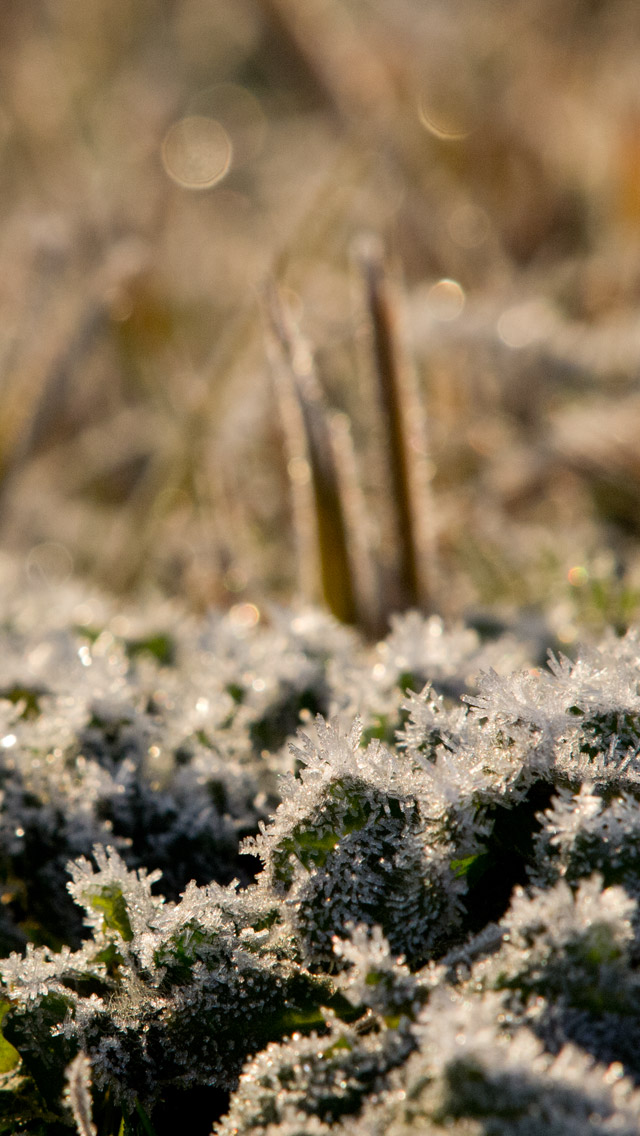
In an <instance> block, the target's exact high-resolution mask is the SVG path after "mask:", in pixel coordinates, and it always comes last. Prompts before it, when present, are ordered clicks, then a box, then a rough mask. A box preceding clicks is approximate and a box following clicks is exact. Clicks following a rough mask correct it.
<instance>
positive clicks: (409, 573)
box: [357, 240, 433, 610]
mask: <svg viewBox="0 0 640 1136" xmlns="http://www.w3.org/2000/svg"><path fill="white" fill-rule="evenodd" d="M357 260H358V262H359V266H360V271H361V273H362V276H363V280H364V286H365V300H366V306H367V311H368V316H369V323H370V332H371V348H372V352H371V353H372V362H373V375H374V379H375V385H376V398H375V404H376V405H377V408H378V412H379V416H380V423H379V430H378V434H379V437H380V438H381V439H382V448H383V450H384V453H383V454H382V455H381V456H382V460H383V461H384V463H385V465H386V468H387V471H388V486H389V498H390V503H391V512H392V515H393V518H394V521H393V527H394V529H395V532H394V533H393V537H392V540H393V546H394V547H393V552H394V553H395V555H392V559H391V563H392V577H393V578H392V579H391V580H390V581H389V582H388V583H389V586H388V588H387V589H386V590H385V594H386V595H387V597H388V601H389V602H388V608H389V610H393V609H394V608H395V609H396V610H403V609H406V608H409V607H420V608H422V609H423V610H424V609H429V608H430V607H431V606H432V602H433V595H432V592H433V582H432V577H433V549H432V547H431V543H432V542H431V539H430V533H429V520H430V517H431V514H432V510H431V505H430V494H429V484H428V463H427V445H426V427H425V422H424V415H423V412H422V407H421V404H420V400H419V397H418V391H417V384H416V379H415V374H414V372H413V369H412V367H411V366H410V363H409V360H408V358H407V356H406V354H405V353H404V352H403V350H402V348H401V342H400V335H399V332H398V320H399V317H398V310H397V305H396V303H395V300H394V296H393V289H392V287H391V283H390V281H389V278H388V275H387V272H386V269H385V265H384V260H383V255H382V250H381V248H380V247H379V246H378V243H377V242H374V241H371V240H367V241H366V242H361V245H360V247H359V249H358V250H357Z"/></svg>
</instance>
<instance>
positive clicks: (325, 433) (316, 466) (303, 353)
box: [266, 288, 364, 623]
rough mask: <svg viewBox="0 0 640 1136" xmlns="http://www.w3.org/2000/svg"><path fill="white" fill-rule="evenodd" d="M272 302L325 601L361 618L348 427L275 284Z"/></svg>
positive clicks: (347, 617)
mask: <svg viewBox="0 0 640 1136" xmlns="http://www.w3.org/2000/svg"><path fill="white" fill-rule="evenodd" d="M266 307H267V314H268V320H269V326H270V330H271V337H272V353H273V354H274V355H275V359H276V364H277V366H276V374H277V375H279V378H278V382H279V383H280V384H281V385H284V384H285V383H286V384H287V386H288V392H287V393H286V394H285V398H284V401H283V396H282V395H281V396H280V402H281V407H282V406H284V408H285V413H284V414H283V426H284V429H285V432H287V431H288V432H289V439H288V442H287V448H288V449H289V450H290V451H291V450H292V449H295V451H296V452H297V454H298V455H300V451H301V446H302V441H303V440H304V450H305V457H306V461H307V462H308V465H309V474H310V488H311V491H312V493H311V500H312V511H313V516H314V517H315V526H314V528H315V532H314V543H315V552H316V563H317V566H318V574H319V578H320V581H321V590H322V593H323V596H324V599H325V602H326V603H327V605H328V606H329V608H330V609H331V611H332V612H333V613H334V615H336V616H337V618H338V619H341V620H342V621H343V622H345V623H361V621H362V617H363V614H364V613H363V606H364V605H363V601H362V599H361V600H360V602H359V599H358V584H357V572H355V573H354V558H355V556H354V542H353V533H352V531H350V530H351V525H350V520H351V524H353V523H354V520H355V518H354V517H353V516H351V517H350V516H349V515H348V514H349V511H350V507H351V511H352V512H353V504H354V498H353V496H351V497H349V493H348V492H347V493H345V482H346V480H347V479H348V477H349V474H348V470H347V465H348V460H345V457H346V454H347V450H346V448H345V437H344V427H342V439H341V442H340V440H339V439H338V435H339V434H340V431H341V427H340V426H339V425H338V426H337V425H336V423H337V419H335V418H334V419H333V420H332V418H331V416H330V414H329V412H328V409H327V407H326V404H325V400H324V397H323V394H322V390H321V387H320V383H319V379H318V376H317V374H316V370H315V365H314V360H313V356H312V353H311V351H310V349H309V347H308V345H307V343H306V341H305V340H304V338H303V337H302V335H301V334H300V331H299V329H298V328H297V326H296V325H295V322H294V321H293V319H292V317H291V314H290V312H289V311H288V310H287V308H286V306H285V304H284V303H283V301H282V298H281V297H280V296H279V295H278V293H277V292H276V290H275V288H270V289H269V290H268V292H267V296H266ZM292 403H293V404H294V405H295V406H296V407H297V413H296V414H295V415H294V414H293V413H292V412H291V405H292ZM337 442H338V444H336V443H337ZM341 467H342V469H341ZM341 474H342V475H341ZM294 488H296V487H295V486H294ZM351 488H353V485H352V486H351ZM294 499H295V494H294ZM308 509H309V506H308V505H307V510H308ZM302 520H303V525H304V531H305V532H308V528H309V526H308V516H306V517H304V518H302Z"/></svg>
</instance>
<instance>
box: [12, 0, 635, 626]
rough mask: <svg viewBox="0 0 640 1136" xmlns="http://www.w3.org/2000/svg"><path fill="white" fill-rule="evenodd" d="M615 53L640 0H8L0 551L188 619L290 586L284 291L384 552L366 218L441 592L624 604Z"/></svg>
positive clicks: (28, 566)
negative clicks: (154, 599) (394, 336)
mask: <svg viewBox="0 0 640 1136" xmlns="http://www.w3.org/2000/svg"><path fill="white" fill-rule="evenodd" d="M639 61H640V13H639V12H638V7H637V3H636V2H635V0H608V2H607V3H604V2H598V0H526V2H525V0H492V2H489V0H487V2H486V3H482V4H479V3H478V2H477V0H431V2H429V3H426V2H424V0H303V2H301V0H182V2H172V0H164V2H162V0H109V2H108V3H107V2H106V0H83V2H82V3H77V2H76V0H48V2H47V0H3V4H2V6H1V8H0V82H1V86H0V202H1V213H0V312H1V321H0V383H1V403H0V406H1V410H0V533H1V535H2V544H3V547H4V548H5V549H6V550H8V551H10V552H17V554H18V555H19V556H20V557H21V558H23V560H24V564H25V570H26V571H27V573H30V574H33V573H35V574H41V575H44V576H45V577H47V578H49V579H53V580H57V579H65V578H66V577H68V576H70V575H72V574H78V575H80V576H83V575H86V576H89V577H90V578H92V579H93V580H95V581H97V582H98V583H99V584H100V585H101V586H103V587H107V588H110V589H113V590H114V591H116V592H119V593H135V592H137V591H139V590H140V589H146V588H149V587H156V588H159V589H160V590H161V591H163V592H166V593H169V594H170V595H177V596H181V597H183V598H184V599H185V600H186V601H187V602H188V603H189V604H192V605H194V606H196V607H202V606H203V605H206V604H209V603H222V604H227V603H234V602H236V601H237V599H238V598H243V597H244V598H248V599H251V600H254V599H255V600H256V601H257V602H261V601H262V600H263V599H264V598H268V597H275V598H278V599H287V598H288V597H290V596H291V595H292V594H294V593H295V591H296V590H297V589H298V588H299V586H300V580H301V570H300V565H299V563H298V562H297V556H298V552H299V547H300V544H301V541H302V543H304V536H301V527H302V529H304V526H305V523H307V524H308V525H310V526H311V527H312V526H313V517H311V518H309V517H307V518H306V521H305V517H304V515H302V516H301V514H300V509H301V508H302V512H303V513H304V504H303V505H302V506H300V504H299V503H298V507H297V508H298V512H297V513H296V507H295V502H294V505H293V506H292V497H291V488H292V486H291V483H292V482H293V488H294V490H295V487H296V483H297V484H298V488H299V487H300V485H303V484H304V483H305V481H306V480H307V479H308V469H307V467H306V465H305V462H304V458H303V457H300V456H298V457H296V454H295V453H293V454H292V450H291V438H290V437H289V439H287V438H286V437H285V435H284V434H283V426H282V420H281V414H280V411H279V408H278V400H277V398H276V395H275V392H274V384H273V376H272V373H271V371H272V368H270V366H269V363H268V357H269V342H268V341H269V330H268V328H267V329H266V334H265V315H264V310H263V309H264V298H263V297H264V288H265V285H266V284H268V283H269V282H275V283H276V284H277V286H278V288H279V289H280V291H281V294H282V296H283V297H284V302H285V303H286V306H287V308H288V310H290V312H291V313H292V314H293V316H294V317H295V319H296V321H297V322H298V323H299V326H300V328H301V329H302V332H303V335H304V337H305V343H306V344H307V345H308V344H311V345H312V347H313V351H314V353H315V358H316V363H317V370H318V374H319V376H320V380H321V383H322V386H323V388H324V391H325V394H326V399H327V402H328V404H330V405H331V406H332V407H334V408H335V409H336V410H337V411H340V412H341V413H342V418H341V419H340V420H339V421H340V422H342V424H343V426H344V427H345V428H346V427H347V426H349V424H350V427H349V428H350V430H351V434H352V436H353V441H354V447H355V460H356V462H357V466H355V467H354V469H353V470H352V480H353V485H354V486H355V487H356V488H357V490H358V493H359V494H360V497H361V498H362V499H361V500H360V498H359V505H358V508H359V509H360V514H359V515H360V516H361V518H362V526H363V532H364V531H365V530H366V543H367V546H368V547H369V549H370V550H371V549H372V550H373V557H374V560H376V561H380V562H382V563H384V561H385V556H386V555H387V552H388V545H389V542H390V541H393V539H394V538H393V535H392V533H393V530H392V526H391V522H390V520H389V515H388V510H387V512H385V509H384V508H379V507H378V504H379V501H380V500H381V498H382V496H383V495H384V485H382V484H381V476H382V475H381V472H380V470H381V466H380V461H379V456H380V451H379V439H376V431H375V425H372V414H371V407H372V400H373V398H374V396H373V394H372V387H371V383H370V379H369V372H370V370H371V367H372V365H373V364H372V351H371V329H370V321H369V318H368V313H367V310H366V303H365V289H364V285H363V279H362V275H361V273H359V271H358V267H357V262H358V254H357V250H358V248H360V247H361V246H362V240H363V235H364V236H365V237H366V236H367V235H369V234H374V235H375V237H376V238H379V239H381V240H382V242H383V244H384V247H385V248H386V250H387V260H388V265H389V274H390V278H391V280H392V283H393V296H394V297H395V299H394V301H393V304H394V312H395V317H397V321H398V324H399V326H400V328H401V332H400V334H399V339H398V342H399V344H400V346H401V348H402V351H403V353H404V355H405V357H406V359H409V358H410V359H411V360H412V365H413V367H414V368H415V374H416V375H417V378H418V383H419V389H420V396H421V401H422V406H423V409H424V411H425V414H426V422H427V431H428V450H429V452H428V460H427V462H426V464H425V461H424V455H422V459H423V472H424V471H426V472H427V474H428V477H429V479H430V487H429V492H428V493H425V495H424V497H423V499H422V504H421V507H422V508H423V509H426V510H428V513H429V516H428V526H429V529H430V546H429V547H430V551H429V557H431V558H432V563H431V564H430V565H429V571H430V575H431V587H430V594H429V603H430V605H431V606H432V607H434V608H436V609H438V610H441V611H443V612H444V614H446V615H448V616H453V615H456V614H459V613H460V612H462V611H464V610H466V609H468V608H469V607H483V606H486V605H489V604H492V605H495V604H497V605H498V606H499V607H500V608H503V607H505V606H507V607H508V606H509V605H511V606H523V605H528V606H533V607H536V606H538V607H543V608H546V609H547V610H549V611H551V612H552V620H553V623H554V627H555V629H556V630H557V631H558V633H559V636H560V638H561V640H562V639H564V641H566V642H570V641H571V639H572V637H573V636H574V635H575V634H576V626H577V624H578V623H579V622H580V621H581V620H582V621H584V620H586V621H587V622H592V623H593V622H597V621H598V620H606V619H610V620H613V621H614V622H615V623H616V624H617V625H624V624H625V623H626V622H627V621H628V620H629V619H630V618H632V617H633V615H634V614H635V612H636V611H637V607H638V598H637V589H638V587H639V586H640V557H639V556H638V536H639V534H640V447H639V445H638V434H639V430H640V387H639V383H638V373H639V363H640V318H639V316H638V296H639V293H640V80H639V78H638V76H639V74H640V71H639V66H638V65H639ZM354 250H355V251H354ZM345 415H346V416H348V417H345ZM345 424H346V425H345ZM376 447H378V448H376ZM391 511H393V502H392V503H391ZM391 521H393V517H391ZM297 550H298V552H297ZM355 555H356V556H357V555H359V553H358V552H357V550H356V553H355ZM302 576H304V573H302ZM305 586H306V587H307V588H308V589H309V594H310V596H311V597H312V598H313V597H314V596H316V598H317V585H315V584H314V582H313V580H309V578H308V575H307V578H306V584H305Z"/></svg>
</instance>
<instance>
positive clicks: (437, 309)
mask: <svg viewBox="0 0 640 1136" xmlns="http://www.w3.org/2000/svg"><path fill="white" fill-rule="evenodd" d="M464 300H465V296H464V291H463V289H462V288H461V287H460V285H459V284H458V282H457V280H448V279H447V280H438V283H437V284H433V285H432V287H431V288H430V289H429V291H428V293H427V306H428V308H429V312H430V314H431V315H432V316H433V318H434V319H437V320H441V321H442V322H443V323H449V322H450V321H451V320H454V319H457V318H458V316H459V315H460V313H461V312H462V309H463V308H464Z"/></svg>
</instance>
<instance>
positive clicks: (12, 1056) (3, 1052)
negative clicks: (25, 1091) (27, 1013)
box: [0, 1001, 20, 1073]
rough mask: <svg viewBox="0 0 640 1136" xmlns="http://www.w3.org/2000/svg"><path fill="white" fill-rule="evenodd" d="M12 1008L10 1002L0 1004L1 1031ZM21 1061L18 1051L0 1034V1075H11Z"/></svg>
mask: <svg viewBox="0 0 640 1136" xmlns="http://www.w3.org/2000/svg"><path fill="white" fill-rule="evenodd" d="M10 1008H11V1007H10V1003H9V1002H4V1001H3V1002H0V1030H1V1028H2V1022H3V1021H4V1019H5V1017H6V1016H7V1014H8V1012H9V1010H10ZM19 1061H20V1054H19V1053H18V1050H17V1049H16V1048H15V1046H13V1045H12V1044H11V1042H10V1041H7V1039H6V1037H4V1036H3V1035H2V1033H0V1073H9V1072H10V1071H11V1069H15V1067H16V1065H17V1064H18V1062H19Z"/></svg>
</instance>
